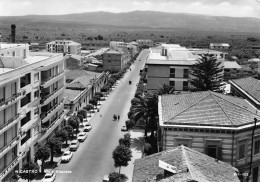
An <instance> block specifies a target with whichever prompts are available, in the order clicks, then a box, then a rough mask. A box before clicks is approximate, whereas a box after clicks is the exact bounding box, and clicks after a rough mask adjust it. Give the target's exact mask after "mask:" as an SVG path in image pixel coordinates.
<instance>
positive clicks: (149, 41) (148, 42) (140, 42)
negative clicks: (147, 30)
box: [136, 39, 154, 47]
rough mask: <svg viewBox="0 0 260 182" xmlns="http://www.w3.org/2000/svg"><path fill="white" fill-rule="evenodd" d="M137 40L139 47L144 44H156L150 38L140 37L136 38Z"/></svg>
mask: <svg viewBox="0 0 260 182" xmlns="http://www.w3.org/2000/svg"><path fill="white" fill-rule="evenodd" d="M136 42H137V43H138V46H139V47H142V46H147V47H153V46H154V42H153V40H149V39H139V40H136Z"/></svg>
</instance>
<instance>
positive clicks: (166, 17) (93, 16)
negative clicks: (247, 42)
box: [0, 11, 260, 33]
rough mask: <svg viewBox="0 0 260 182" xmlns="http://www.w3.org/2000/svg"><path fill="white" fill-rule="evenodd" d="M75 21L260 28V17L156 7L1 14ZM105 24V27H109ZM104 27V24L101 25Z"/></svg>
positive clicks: (32, 20)
mask: <svg viewBox="0 0 260 182" xmlns="http://www.w3.org/2000/svg"><path fill="white" fill-rule="evenodd" d="M23 22H24V23H25V22H26V23H35V22H52V23H55V22H56V23H62V22H63V23H65V22H66V23H76V24H81V25H82V24H83V25H88V24H90V25H92V26H93V25H103V26H104V25H106V26H113V27H114V26H115V27H121V28H123V29H124V28H126V29H128V28H129V27H133V28H134V27H136V28H137V27H139V28H141V29H147V28H152V29H165V28H166V29H176V28H178V29H189V30H196V31H201V30H203V31H225V32H254V33H259V32H260V19H258V18H248V17H245V18H238V17H224V16H207V15H194V14H184V13H165V12H157V11H132V12H127V13H109V12H102V11H101V12H87V13H79V14H67V15H27V16H15V17H0V23H23ZM106 26H105V27H106ZM101 27H102V26H101Z"/></svg>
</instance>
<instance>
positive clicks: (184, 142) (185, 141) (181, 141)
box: [176, 138, 191, 147]
mask: <svg viewBox="0 0 260 182" xmlns="http://www.w3.org/2000/svg"><path fill="white" fill-rule="evenodd" d="M180 145H183V146H185V147H191V139H190V138H176V146H180Z"/></svg>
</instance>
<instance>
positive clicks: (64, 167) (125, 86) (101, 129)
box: [55, 50, 148, 182]
mask: <svg viewBox="0 0 260 182" xmlns="http://www.w3.org/2000/svg"><path fill="white" fill-rule="evenodd" d="M147 54H148V50H145V51H143V52H141V53H140V55H139V56H138V58H137V61H136V62H135V64H134V65H132V66H131V69H132V71H128V72H127V73H126V74H125V76H124V78H122V79H121V80H120V81H119V84H118V86H117V87H116V89H115V90H114V91H113V93H111V95H110V96H109V98H108V99H107V100H106V102H105V103H104V105H103V106H102V107H101V109H100V112H99V113H97V114H96V115H95V116H94V117H93V118H92V120H91V124H92V126H93V128H92V130H91V131H90V132H89V135H88V138H87V139H86V140H85V142H83V143H81V144H80V147H79V149H78V150H77V151H76V152H75V153H74V156H73V158H72V160H71V161H70V162H69V163H68V164H66V163H65V164H64V163H62V164H59V165H58V167H57V168H55V170H56V171H57V178H56V180H55V181H58V182H64V181H74V182H78V181H88V182H98V181H102V179H103V176H104V175H105V174H109V173H110V172H114V171H118V169H115V167H114V161H113V158H112V152H113V150H114V149H115V147H116V146H117V145H118V140H119V138H121V137H122V136H123V135H124V132H121V127H122V126H123V125H125V121H126V120H127V119H128V118H127V113H128V111H129V108H130V105H131V102H130V101H131V99H132V98H133V97H134V93H135V90H136V84H137V83H138V81H139V78H140V76H139V73H140V69H143V67H144V64H145V60H146V57H147ZM140 59H141V60H142V61H139V60H140ZM129 80H131V81H132V84H131V85H129V83H128V81H129ZM100 114H102V117H100ZM113 114H116V115H120V121H113V118H112V117H113ZM62 171H64V173H62ZM65 172H71V173H65Z"/></svg>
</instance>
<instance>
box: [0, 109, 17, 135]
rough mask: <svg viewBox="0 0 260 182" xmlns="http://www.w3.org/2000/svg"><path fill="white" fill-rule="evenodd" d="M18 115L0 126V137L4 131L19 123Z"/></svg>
mask: <svg viewBox="0 0 260 182" xmlns="http://www.w3.org/2000/svg"><path fill="white" fill-rule="evenodd" d="M19 116H20V114H17V115H16V116H14V117H12V118H11V119H9V120H8V121H7V122H6V123H4V124H3V125H1V126H0V135H1V134H2V133H4V132H5V131H6V130H8V129H9V128H11V127H12V126H13V125H15V124H16V123H17V122H18V121H20V119H21V117H19Z"/></svg>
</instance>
